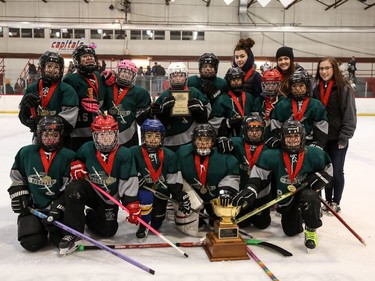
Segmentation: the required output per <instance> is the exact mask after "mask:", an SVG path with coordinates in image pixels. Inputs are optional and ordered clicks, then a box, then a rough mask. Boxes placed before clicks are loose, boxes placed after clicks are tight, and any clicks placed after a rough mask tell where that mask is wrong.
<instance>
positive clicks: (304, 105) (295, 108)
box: [292, 98, 310, 121]
mask: <svg viewBox="0 0 375 281" xmlns="http://www.w3.org/2000/svg"><path fill="white" fill-rule="evenodd" d="M309 100H310V98H306V99H304V100H303V101H302V108H301V111H300V112H298V106H297V101H296V100H295V99H292V107H293V117H294V119H295V120H298V121H301V120H302V117H303V115H304V114H305V111H306V108H307V104H308V103H309Z"/></svg>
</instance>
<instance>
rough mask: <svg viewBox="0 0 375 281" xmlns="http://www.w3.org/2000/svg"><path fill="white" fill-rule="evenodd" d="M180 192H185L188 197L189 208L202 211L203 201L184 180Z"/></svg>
mask: <svg viewBox="0 0 375 281" xmlns="http://www.w3.org/2000/svg"><path fill="white" fill-rule="evenodd" d="M182 191H185V192H186V193H187V194H188V195H189V199H190V203H191V208H192V209H195V210H202V209H203V200H202V198H201V197H200V196H199V195H198V194H197V192H196V191H195V190H194V189H193V188H192V187H191V186H190V184H188V183H187V182H186V181H185V180H184V183H183V186H182Z"/></svg>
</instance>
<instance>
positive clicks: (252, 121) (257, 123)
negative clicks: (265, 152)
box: [242, 115, 265, 145]
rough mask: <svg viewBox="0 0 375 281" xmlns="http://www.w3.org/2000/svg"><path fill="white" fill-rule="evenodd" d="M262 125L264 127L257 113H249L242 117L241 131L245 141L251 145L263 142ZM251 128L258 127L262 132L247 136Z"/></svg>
mask: <svg viewBox="0 0 375 281" xmlns="http://www.w3.org/2000/svg"><path fill="white" fill-rule="evenodd" d="M264 127H265V123H264V120H263V118H262V117H260V116H259V115H250V116H247V117H246V118H244V120H243V121H242V132H243V135H244V138H245V141H246V142H248V143H250V144H253V145H258V144H261V143H263V141H264ZM251 129H260V130H261V131H262V134H261V135H260V136H259V137H256V136H249V135H248V132H249V131H250V130H251Z"/></svg>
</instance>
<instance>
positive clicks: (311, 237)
mask: <svg viewBox="0 0 375 281" xmlns="http://www.w3.org/2000/svg"><path fill="white" fill-rule="evenodd" d="M305 246H306V250H307V252H309V250H310V249H311V250H312V249H315V248H316V246H318V235H317V234H316V231H315V229H312V228H308V227H306V228H305Z"/></svg>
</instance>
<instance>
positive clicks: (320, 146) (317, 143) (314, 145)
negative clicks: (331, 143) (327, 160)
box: [309, 141, 323, 149]
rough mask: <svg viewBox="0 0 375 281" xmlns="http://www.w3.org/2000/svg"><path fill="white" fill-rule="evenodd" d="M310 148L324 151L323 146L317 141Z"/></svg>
mask: <svg viewBox="0 0 375 281" xmlns="http://www.w3.org/2000/svg"><path fill="white" fill-rule="evenodd" d="M309 146H312V147H316V148H320V149H323V146H322V145H321V144H320V143H319V142H317V141H313V142H312V143H310V144H309Z"/></svg>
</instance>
